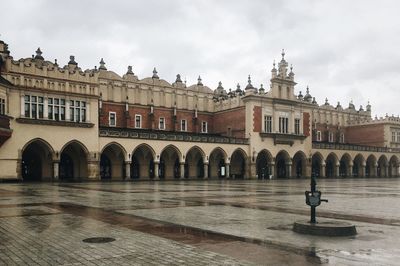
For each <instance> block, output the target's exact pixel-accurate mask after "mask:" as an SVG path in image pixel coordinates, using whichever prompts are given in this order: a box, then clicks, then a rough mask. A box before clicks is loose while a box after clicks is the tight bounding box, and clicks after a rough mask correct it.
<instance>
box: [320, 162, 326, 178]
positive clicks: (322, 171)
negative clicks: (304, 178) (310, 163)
mask: <svg viewBox="0 0 400 266" xmlns="http://www.w3.org/2000/svg"><path fill="white" fill-rule="evenodd" d="M325 172H326V164H325V162H323V163H322V164H321V170H320V173H319V176H320V177H326V175H325Z"/></svg>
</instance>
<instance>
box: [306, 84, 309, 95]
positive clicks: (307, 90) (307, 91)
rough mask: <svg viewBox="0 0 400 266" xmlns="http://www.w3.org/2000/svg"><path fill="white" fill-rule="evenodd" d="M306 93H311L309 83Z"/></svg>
mask: <svg viewBox="0 0 400 266" xmlns="http://www.w3.org/2000/svg"><path fill="white" fill-rule="evenodd" d="M306 93H307V94H309V93H310V89H309V88H308V85H307V89H306Z"/></svg>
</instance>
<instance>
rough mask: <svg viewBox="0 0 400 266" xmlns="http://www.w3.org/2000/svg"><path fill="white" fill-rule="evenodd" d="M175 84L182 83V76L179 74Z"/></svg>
mask: <svg viewBox="0 0 400 266" xmlns="http://www.w3.org/2000/svg"><path fill="white" fill-rule="evenodd" d="M175 82H176V83H178V82H179V83H182V79H181V75H180V74H178V75H176V80H175Z"/></svg>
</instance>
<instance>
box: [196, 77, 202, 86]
mask: <svg viewBox="0 0 400 266" xmlns="http://www.w3.org/2000/svg"><path fill="white" fill-rule="evenodd" d="M197 86H203V83H202V82H201V77H200V75H199V78H198V79H197Z"/></svg>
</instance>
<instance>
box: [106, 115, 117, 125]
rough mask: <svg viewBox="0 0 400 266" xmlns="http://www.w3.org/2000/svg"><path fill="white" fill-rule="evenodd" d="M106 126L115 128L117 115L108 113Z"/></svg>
mask: <svg viewBox="0 0 400 266" xmlns="http://www.w3.org/2000/svg"><path fill="white" fill-rule="evenodd" d="M108 124H109V126H110V127H115V126H116V125H117V114H116V113H115V112H109V113H108Z"/></svg>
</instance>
